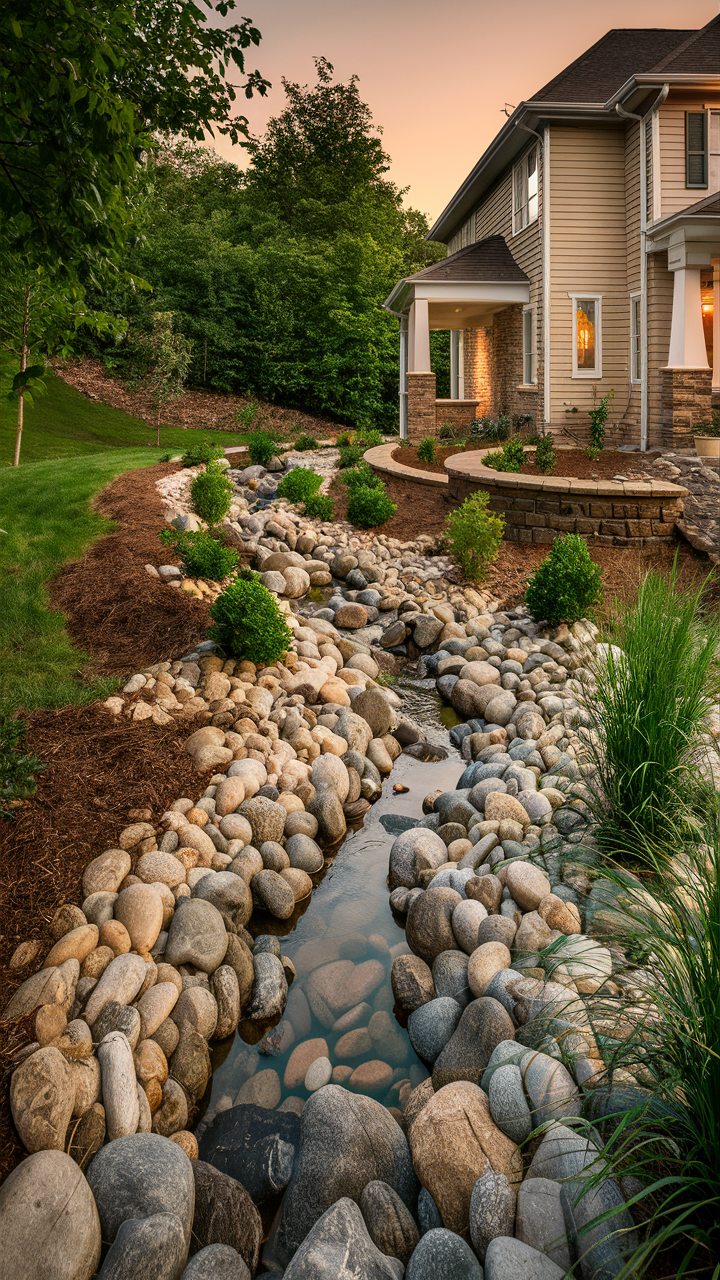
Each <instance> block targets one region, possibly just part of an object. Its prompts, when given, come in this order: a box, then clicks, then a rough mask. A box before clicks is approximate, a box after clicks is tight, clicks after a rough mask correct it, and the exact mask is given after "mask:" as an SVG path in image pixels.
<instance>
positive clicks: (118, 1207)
mask: <svg viewBox="0 0 720 1280" xmlns="http://www.w3.org/2000/svg"><path fill="white" fill-rule="evenodd" d="M87 1180H88V1182H89V1184H90V1190H91V1191H92V1193H93V1195H94V1197H95V1203H96V1205H97V1208H98V1213H99V1215H100V1225H101V1227H102V1238H103V1240H105V1241H107V1242H108V1244H112V1242H113V1241H114V1239H115V1237H116V1235H117V1233H118V1231H119V1230H120V1227H121V1226H122V1224H123V1222H126V1221H127V1219H128V1218H152V1217H154V1216H155V1214H159V1213H169V1214H172V1215H174V1216H175V1217H177V1218H179V1219H180V1221H181V1222H182V1224H183V1230H184V1232H185V1240H186V1242H187V1244H188V1245H189V1243H190V1229H191V1227H192V1221H193V1206H194V1202H195V1184H194V1181H193V1171H192V1165H191V1163H190V1161H189V1160H188V1158H187V1156H186V1155H185V1152H184V1151H183V1150H182V1148H181V1147H179V1146H178V1145H177V1143H176V1142H171V1141H170V1139H169V1138H163V1137H161V1136H160V1135H159V1134H157V1133H135V1134H132V1135H131V1136H130V1137H127V1138H117V1139H116V1141H115V1142H110V1143H108V1145H107V1146H105V1147H102V1148H101V1150H100V1151H98V1153H97V1155H96V1156H95V1157H94V1158H93V1159H92V1160H91V1161H90V1164H89V1166H88V1171H87Z"/></svg>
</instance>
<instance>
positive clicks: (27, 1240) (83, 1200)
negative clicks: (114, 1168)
mask: <svg viewBox="0 0 720 1280" xmlns="http://www.w3.org/2000/svg"><path fill="white" fill-rule="evenodd" d="M101 1246H102V1237H101V1232H100V1219H99V1217H98V1211H97V1208H96V1207H95V1201H94V1199H93V1196H92V1192H91V1190H90V1187H89V1186H88V1183H87V1181H86V1179H85V1177H84V1175H83V1173H82V1172H81V1170H80V1169H79V1168H78V1166H77V1164H76V1163H75V1161H74V1160H71V1158H70V1156H67V1155H65V1153H64V1152H63V1151H38V1152H36V1154H35V1155H31V1156H28V1157H27V1159H26V1160H23V1161H22V1162H21V1163H20V1164H19V1165H17V1166H16V1167H15V1168H14V1169H13V1171H12V1173H10V1174H9V1175H8V1177H7V1178H6V1179H5V1182H4V1183H3V1185H2V1187H0V1276H2V1278H3V1280H15V1278H16V1277H17V1280H49V1278H50V1277H52V1280H90V1277H91V1276H94V1275H95V1272H96V1270H97V1267H98V1265H99V1262H100V1250H101Z"/></svg>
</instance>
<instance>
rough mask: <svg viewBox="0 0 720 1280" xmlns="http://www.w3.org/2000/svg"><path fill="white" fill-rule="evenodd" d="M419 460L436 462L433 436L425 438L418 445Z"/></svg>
mask: <svg viewBox="0 0 720 1280" xmlns="http://www.w3.org/2000/svg"><path fill="white" fill-rule="evenodd" d="M418 458H419V459H420V461H421V462H429V463H433V462H434V461H435V441H434V439H433V437H432V436H425V438H424V439H423V440H421V441H420V443H419V445H418Z"/></svg>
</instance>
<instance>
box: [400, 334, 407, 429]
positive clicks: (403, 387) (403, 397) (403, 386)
mask: <svg viewBox="0 0 720 1280" xmlns="http://www.w3.org/2000/svg"><path fill="white" fill-rule="evenodd" d="M407 368H408V321H407V316H401V317H400V439H401V440H407V438H408V398H407Z"/></svg>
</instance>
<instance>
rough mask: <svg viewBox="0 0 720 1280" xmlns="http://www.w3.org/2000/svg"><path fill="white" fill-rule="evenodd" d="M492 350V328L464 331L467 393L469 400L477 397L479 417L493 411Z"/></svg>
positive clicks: (464, 371)
mask: <svg viewBox="0 0 720 1280" xmlns="http://www.w3.org/2000/svg"><path fill="white" fill-rule="evenodd" d="M492 352H493V331H492V329H491V328H485V329H465V330H464V331H463V373H464V376H465V395H466V396H467V397H468V399H469V400H471V399H477V402H478V406H477V416H478V417H479V418H484V417H487V415H488V414H490V413H492Z"/></svg>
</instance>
